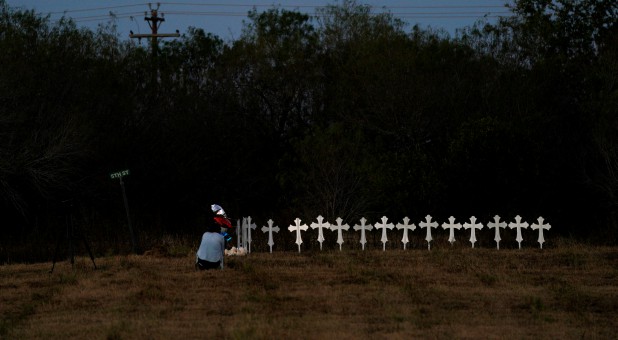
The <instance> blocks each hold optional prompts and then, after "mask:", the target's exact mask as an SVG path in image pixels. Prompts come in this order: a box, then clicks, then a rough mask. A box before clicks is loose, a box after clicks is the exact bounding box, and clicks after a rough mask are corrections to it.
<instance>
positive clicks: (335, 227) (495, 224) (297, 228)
mask: <svg viewBox="0 0 618 340" xmlns="http://www.w3.org/2000/svg"><path fill="white" fill-rule="evenodd" d="M336 221H337V224H330V223H328V222H324V218H323V217H322V216H318V218H317V223H311V225H310V226H311V228H312V229H318V242H319V243H320V249H322V242H324V233H323V229H330V230H332V231H337V243H338V244H339V250H341V245H342V244H343V235H342V231H343V230H346V231H347V230H349V228H350V227H349V226H348V225H347V224H342V222H343V220H342V219H341V218H339V217H338V218H337V220H336ZM543 222H544V219H543V217H539V218H538V219H537V223H533V224H532V225H530V228H531V229H533V230H538V232H539V237H538V242H539V245H540V248H541V249H543V243H544V242H545V238H544V236H543V230H549V229H550V228H551V225H549V224H544V223H543ZM300 223H301V220H300V219H299V218H296V219H295V220H294V224H293V225H290V226H289V227H288V230H289V231H290V232H296V242H295V243H296V244H297V245H298V251H299V252H300V249H301V248H300V246H301V244H302V243H303V240H302V234H301V232H302V231H306V230H307V229H308V228H309V227H308V226H307V225H306V224H302V225H301V224H300ZM269 226H270V228H266V227H263V228H262V231H263V232H269V245H270V246H271V252H272V245H271V243H272V231H273V228H272V220H271V221H269ZM438 226H440V224H439V223H438V222H435V221H433V222H432V217H431V215H427V216H425V221H422V222H420V223H419V228H421V229H423V228H424V229H426V236H425V241H427V249H431V241H432V240H433V237H432V235H431V229H432V228H438ZM441 226H442V229H444V230H449V238H448V241H449V242H450V243H451V244H453V243H454V242H455V229H457V230H459V229H461V228H462V227H463V228H464V229H470V243H471V244H472V248H474V244H475V243H476V241H477V239H476V231H477V230H481V229H483V227H484V225H483V224H482V223H478V222H477V220H476V217H474V216H472V217H470V222H466V223H464V224H463V225H462V224H460V223H455V218H454V217H453V216H451V217H449V219H448V223H447V222H445V223H442V225H441ZM507 226H508V227H509V228H510V229H515V230H516V232H517V236H516V238H515V240H516V241H517V243H518V245H519V249H521V241H523V237H522V235H521V230H522V229H526V228H528V226H529V224H528V223H527V222H522V221H521V217H520V216H519V215H517V216H516V217H515V221H514V222H511V223H508V224H507V223H506V222H500V216H498V215H496V216H494V220H493V221H492V222H489V223H487V228H489V229H494V230H495V237H494V240H495V241H496V248H497V249H500V240H501V238H500V228H503V229H505V228H506V227H507ZM374 227H375V229H376V230H379V229H382V238H381V241H382V249H383V250H386V242H388V237H387V229H390V230H392V229H393V228H397V229H399V230H403V237H402V239H401V242H402V243H403V249H406V245H407V244H408V243H409V239H408V230H412V231H414V230H416V225H415V224H414V223H412V224H410V219H409V218H408V217H404V219H403V223H397V225H394V224H393V223H388V218H387V217H386V216H384V217H382V219H381V221H380V222H378V223H376V224H375V226H372V225H371V224H367V219H365V218H364V217H363V218H361V219H360V224H359V225H355V226H354V227H353V229H354V230H356V231H360V232H361V238H360V243H361V245H362V248H363V250H364V249H365V244H366V243H367V239H366V236H365V235H366V234H365V232H366V231H370V230H372V229H373V228H374ZM278 229H279V228H277V230H276V231H279V230H278Z"/></svg>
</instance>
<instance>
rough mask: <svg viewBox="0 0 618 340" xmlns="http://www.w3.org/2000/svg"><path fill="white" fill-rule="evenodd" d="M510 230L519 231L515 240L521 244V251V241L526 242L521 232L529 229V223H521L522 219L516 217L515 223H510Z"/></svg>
mask: <svg viewBox="0 0 618 340" xmlns="http://www.w3.org/2000/svg"><path fill="white" fill-rule="evenodd" d="M509 228H511V229H517V237H516V238H515V240H516V241H517V243H518V244H519V249H521V241H523V240H524V239H523V238H522V237H521V230H522V229H526V228H528V223H527V222H524V223H521V217H520V216H519V215H517V216H515V223H513V222H511V223H509Z"/></svg>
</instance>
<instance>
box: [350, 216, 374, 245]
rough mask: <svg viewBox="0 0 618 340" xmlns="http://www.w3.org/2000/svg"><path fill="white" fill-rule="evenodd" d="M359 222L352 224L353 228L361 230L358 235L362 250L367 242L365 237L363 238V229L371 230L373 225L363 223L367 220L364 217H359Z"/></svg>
mask: <svg viewBox="0 0 618 340" xmlns="http://www.w3.org/2000/svg"><path fill="white" fill-rule="evenodd" d="M360 222H361V224H360V225H358V224H357V225H355V226H354V230H356V231H359V230H360V232H361V237H360V243H361V244H362V246H363V250H365V243H367V239H366V238H365V230H371V229H373V226H372V225H371V224H369V225H365V223H366V222H367V219H365V218H364V217H363V218H361V219H360Z"/></svg>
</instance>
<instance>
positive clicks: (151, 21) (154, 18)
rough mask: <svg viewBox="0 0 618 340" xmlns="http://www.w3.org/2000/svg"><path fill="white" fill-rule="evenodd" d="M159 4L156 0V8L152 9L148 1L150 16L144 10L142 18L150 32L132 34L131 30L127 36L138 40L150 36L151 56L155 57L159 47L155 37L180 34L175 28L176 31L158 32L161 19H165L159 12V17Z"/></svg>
mask: <svg viewBox="0 0 618 340" xmlns="http://www.w3.org/2000/svg"><path fill="white" fill-rule="evenodd" d="M160 6H161V3H159V2H157V8H155V9H153V8H152V4H151V3H148V8H149V9H150V16H148V12H144V20H146V21H147V22H148V26H150V30H151V31H152V33H151V34H133V31H131V34H129V38H137V39H140V40H141V39H142V38H150V39H151V48H152V57H153V58H156V57H157V52H158V49H159V44H158V41H157V38H177V37H179V36H180V33H178V30H176V33H159V26H161V23H162V22H163V21H165V18H164V17H163V16H164V14H163V13H161V16H160V17H159V7H160Z"/></svg>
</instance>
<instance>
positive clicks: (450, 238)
mask: <svg viewBox="0 0 618 340" xmlns="http://www.w3.org/2000/svg"><path fill="white" fill-rule="evenodd" d="M442 229H444V230H446V229H448V230H449V233H448V241H449V242H450V243H451V245H453V243H454V242H455V229H457V230H459V229H461V223H455V217H453V216H451V217H449V218H448V223H446V222H444V223H442Z"/></svg>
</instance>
